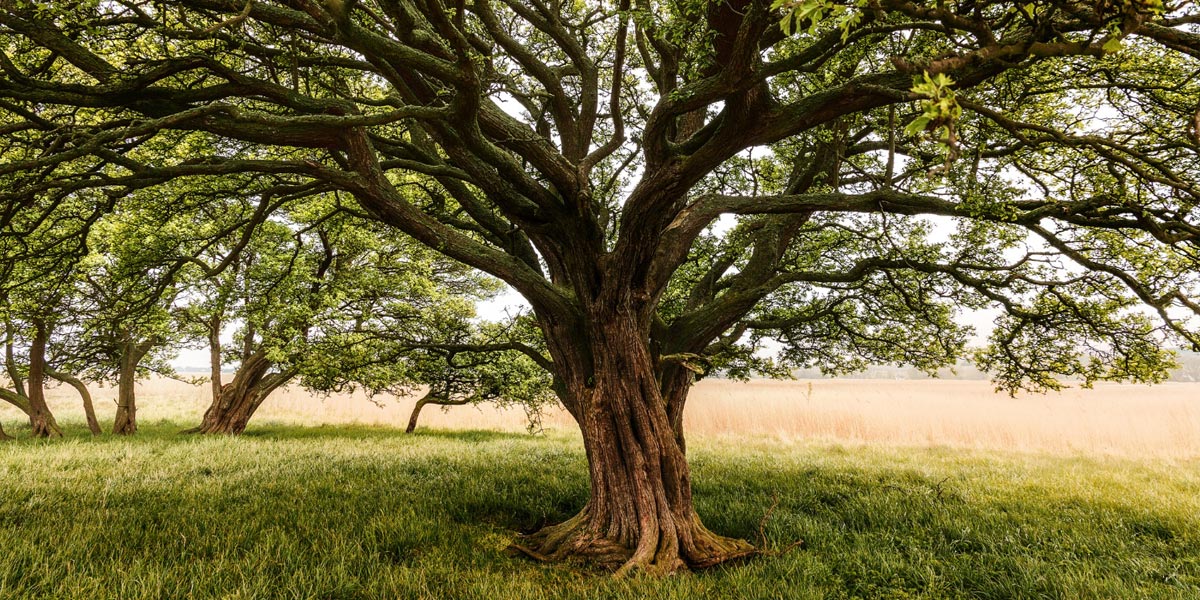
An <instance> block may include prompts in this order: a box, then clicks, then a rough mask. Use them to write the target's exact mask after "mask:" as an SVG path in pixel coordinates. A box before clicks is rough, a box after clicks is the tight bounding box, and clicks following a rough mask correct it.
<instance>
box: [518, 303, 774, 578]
mask: <svg viewBox="0 0 1200 600" xmlns="http://www.w3.org/2000/svg"><path fill="white" fill-rule="evenodd" d="M644 323H648V319H639V318H637V316H636V315H631V314H630V313H628V312H620V311H598V312H597V314H593V315H592V316H591V317H590V318H589V319H587V324H586V336H587V338H588V339H587V341H586V342H585V343H586V344H587V346H588V347H589V350H590V352H589V355H588V356H586V357H585V358H584V360H585V361H588V362H590V365H588V364H579V365H577V366H576V367H574V368H571V367H568V368H567V370H568V371H570V370H576V371H577V373H588V375H586V376H583V377H579V376H574V377H573V376H572V375H571V373H566V376H565V377H564V380H565V381H566V382H567V389H568V393H569V394H570V396H571V400H570V402H569V403H570V404H574V405H575V410H573V411H572V414H574V415H575V417H576V420H577V421H578V422H579V426H580V429H581V431H582V433H583V443H584V448H585V450H586V452H587V458H588V472H589V477H590V482H591V493H590V497H589V499H588V501H587V504H586V505H585V506H584V507H583V510H582V511H580V513H579V514H577V515H576V516H574V517H573V518H571V519H569V520H567V521H566V522H564V523H561V524H558V525H552V526H549V527H546V528H544V529H542V530H541V531H538V532H536V533H534V534H532V535H529V536H526V537H524V538H523V539H522V540H521V541H520V543H519V544H517V545H515V546H514V547H515V548H516V549H518V550H521V551H523V552H525V553H527V554H529V555H531V556H533V557H535V558H539V559H543V560H563V559H569V558H582V559H584V560H587V561H589V562H592V563H594V564H598V565H601V566H604V567H609V568H614V569H617V570H618V573H623V572H625V571H628V570H631V569H642V570H646V571H650V572H658V573H666V572H671V571H676V570H680V569H685V568H703V567H708V566H712V565H715V564H718V563H721V562H724V561H727V560H731V559H735V558H740V557H744V556H748V555H751V554H754V553H755V552H756V550H755V549H754V547H753V546H751V545H750V544H749V543H747V542H745V541H742V540H736V539H732V538H727V537H723V536H720V535H717V534H715V533H713V532H711V531H709V530H708V529H707V528H705V526H704V524H703V523H701V521H700V518H699V516H697V515H696V512H695V510H694V508H693V506H692V485H691V474H690V471H689V468H688V463H687V458H686V457H685V455H684V449H683V445H682V444H681V443H680V439H681V437H682V434H681V431H680V432H678V435H677V429H676V425H675V424H674V423H673V422H672V421H673V420H672V417H671V416H670V415H669V414H668V410H667V407H666V405H665V402H664V398H663V395H662V391H661V389H660V382H659V381H658V377H657V373H656V366H657V365H656V364H655V362H654V359H653V357H652V355H651V353H650V350H649V346H648V341H647V340H648V324H644ZM549 333H550V332H548V334H549ZM567 343H568V344H571V342H567ZM571 345H572V346H576V347H577V346H578V345H580V344H579V341H576V342H575V343H573V344H571ZM565 347H566V346H560V348H565ZM555 359H556V361H558V364H560V365H561V364H562V362H561V361H564V360H565V361H570V360H572V357H571V356H570V355H569V354H568V353H566V352H558V353H556V355H555Z"/></svg>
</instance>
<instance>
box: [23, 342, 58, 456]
mask: <svg viewBox="0 0 1200 600" xmlns="http://www.w3.org/2000/svg"><path fill="white" fill-rule="evenodd" d="M33 326H34V335H33V341H32V343H31V344H30V346H29V426H30V428H32V429H33V435H34V436H35V437H60V436H62V430H61V429H59V427H58V423H56V422H55V420H54V415H53V414H51V412H50V407H49V406H48V405H47V404H46V341H47V339H48V338H49V333H48V331H47V327H46V323H45V322H44V321H42V320H40V319H37V320H34V321H33Z"/></svg>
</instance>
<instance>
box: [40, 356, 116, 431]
mask: <svg viewBox="0 0 1200 600" xmlns="http://www.w3.org/2000/svg"><path fill="white" fill-rule="evenodd" d="M46 374H47V375H49V376H50V377H53V378H54V379H57V380H59V381H61V382H63V383H65V384H67V385H69V386H71V387H73V388H75V391H77V392H79V398H80V400H82V401H83V414H84V416H85V417H86V418H87V425H88V431H91V432H92V435H100V434H101V433H104V430H102V429H101V428H100V421H98V420H96V409H95V407H94V406H92V393H91V392H89V391H88V389H87V385H85V384H84V383H83V382H82V381H80V380H79V379H78V378H77V377H73V376H71V375H68V374H66V373H62V372H59V371H53V370H49V369H47V370H46Z"/></svg>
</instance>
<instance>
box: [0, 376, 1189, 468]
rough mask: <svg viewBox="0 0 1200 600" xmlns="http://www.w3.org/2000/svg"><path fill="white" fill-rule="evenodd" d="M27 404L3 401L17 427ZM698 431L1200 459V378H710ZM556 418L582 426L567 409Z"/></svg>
mask: <svg viewBox="0 0 1200 600" xmlns="http://www.w3.org/2000/svg"><path fill="white" fill-rule="evenodd" d="M93 392H94V394H95V402H96V409H97V412H98V414H99V416H100V419H101V422H102V423H103V424H104V425H105V426H108V425H109V424H110V421H111V419H112V416H113V412H114V410H115V404H114V402H113V398H115V395H116V394H115V393H114V392H115V391H114V390H112V389H111V388H103V387H96V388H93ZM138 398H139V402H138V404H139V410H138V419H139V421H140V422H142V423H147V422H158V421H169V422H173V423H180V424H182V423H198V422H199V419H200V416H201V415H202V414H203V412H204V409H205V407H206V406H207V403H208V400H209V388H208V386H207V384H203V385H193V384H189V383H185V382H181V381H176V380H171V379H154V380H150V381H147V382H145V383H143V384H142V385H141V386H140V387H139V390H138ZM49 399H50V404H51V408H52V409H53V410H54V412H55V414H56V415H57V416H58V418H59V420H60V421H63V422H64V423H70V424H72V425H73V426H79V424H81V423H82V421H83V414H82V409H81V407H80V404H79V398H78V396H77V395H76V394H75V393H74V390H72V389H71V388H68V387H65V386H63V387H55V388H52V389H50V390H49ZM414 400H415V397H413V396H409V397H403V396H401V397H392V396H385V397H376V398H374V401H372V399H368V398H367V397H366V396H364V395H363V394H361V393H355V394H337V395H331V396H323V395H317V394H311V393H309V392H307V391H305V390H303V389H301V388H298V387H292V388H287V389H284V390H280V391H278V392H276V394H275V395H273V396H272V397H271V398H269V399H268V400H267V402H266V403H265V404H264V405H263V407H262V408H261V409H260V410H259V412H258V414H257V415H256V416H255V420H254V421H252V422H251V427H253V426H254V424H255V423H259V424H262V423H285V424H303V425H321V424H348V423H356V424H371V425H381V426H391V427H403V426H404V425H405V424H406V423H407V421H408V415H409V411H410V410H411V409H412V405H413V402H414ZM20 417H21V415H20V413H18V412H17V411H16V409H14V408H12V407H10V406H7V405H4V406H3V407H0V419H3V423H4V424H6V425H9V426H10V427H11V426H12V425H15V424H16V423H15V422H16V421H17V420H18V419H19V418H20ZM686 419H687V429H688V432H689V435H691V436H720V437H732V436H752V437H755V438H774V439H778V440H780V441H786V442H800V441H820V442H833V443H841V444H852V445H853V444H871V445H885V446H944V447H952V448H977V449H994V450H1009V451H1019V452H1049V453H1053V454H1067V455H1070V454H1089V455H1116V456H1130V457H1162V458H1191V457H1200V383H1167V384H1162V385H1157V386H1134V385H1117V384H1101V385H1097V386H1096V387H1095V389H1091V390H1085V389H1078V388H1072V389H1068V390H1064V391H1063V392H1059V393H1050V394H1044V395H1042V394H1021V395H1018V396H1017V397H1015V398H1013V397H1009V396H1007V395H1003V394H996V393H994V392H993V390H992V386H991V384H990V383H989V382H987V381H958V380H885V379H857V380H856V379H815V380H797V381H771V380H756V381H751V382H748V383H741V382H735V381H723V380H705V381H702V382H700V383H699V384H698V385H697V386H696V388H695V390H694V391H693V393H692V397H691V400H690V401H689V406H688V409H687V413H686ZM525 423H526V420H525V415H524V413H523V412H522V411H520V410H519V409H513V410H498V409H496V408H494V407H491V406H482V407H471V406H460V407H452V408H450V409H448V410H441V409H440V408H439V407H436V406H429V407H426V409H425V410H424V412H423V414H422V415H421V425H422V426H423V427H437V428H453V429H500V430H508V431H514V430H523V429H524V428H525ZM544 424H545V426H546V427H547V428H567V429H569V428H573V427H574V425H573V424H572V423H571V421H570V418H569V417H568V416H566V414H565V413H563V412H561V411H554V412H552V413H550V414H548V415H546V418H545V421H544Z"/></svg>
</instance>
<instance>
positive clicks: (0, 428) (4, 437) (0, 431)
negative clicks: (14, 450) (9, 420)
mask: <svg viewBox="0 0 1200 600" xmlns="http://www.w3.org/2000/svg"><path fill="white" fill-rule="evenodd" d="M15 439H17V438H14V437H13V436H11V435H8V434H7V433H4V425H3V424H0V442H7V441H9V440H15Z"/></svg>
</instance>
